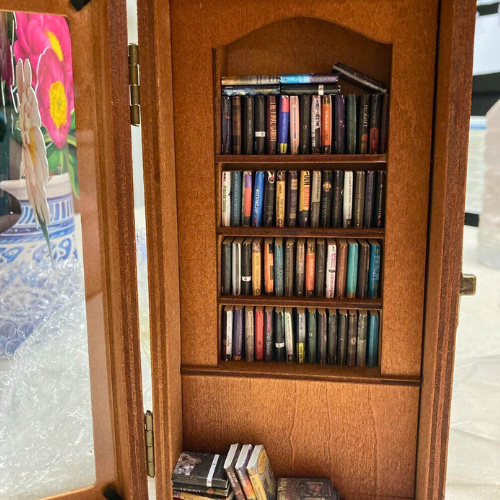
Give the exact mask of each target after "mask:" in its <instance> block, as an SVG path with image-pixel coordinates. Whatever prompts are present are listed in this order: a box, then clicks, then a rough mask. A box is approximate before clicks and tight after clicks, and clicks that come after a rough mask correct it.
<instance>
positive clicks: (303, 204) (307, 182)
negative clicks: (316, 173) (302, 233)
mask: <svg viewBox="0 0 500 500" xmlns="http://www.w3.org/2000/svg"><path fill="white" fill-rule="evenodd" d="M310 203H311V172H310V171H309V170H301V171H300V191H299V227H307V226H308V225H309V207H310Z"/></svg>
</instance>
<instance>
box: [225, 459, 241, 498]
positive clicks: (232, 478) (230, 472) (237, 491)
mask: <svg viewBox="0 0 500 500" xmlns="http://www.w3.org/2000/svg"><path fill="white" fill-rule="evenodd" d="M226 474H227V478H228V479H229V482H230V483H231V489H232V490H233V492H234V498H235V500H246V498H245V494H244V493H243V489H242V488H241V484H240V482H239V481H238V477H237V476H236V471H235V469H234V465H233V464H231V466H230V467H228V468H227V469H226Z"/></svg>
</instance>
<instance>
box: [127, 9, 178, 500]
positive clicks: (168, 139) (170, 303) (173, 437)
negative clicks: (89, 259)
mask: <svg viewBox="0 0 500 500" xmlns="http://www.w3.org/2000/svg"><path fill="white" fill-rule="evenodd" d="M159 4H162V5H159ZM137 7H138V15H139V19H138V21H139V44H140V72H141V87H142V90H141V94H142V141H143V149H142V154H143V164H144V189H145V198H146V213H147V217H146V224H147V241H148V279H149V307H150V317H151V319H150V324H151V364H152V377H153V381H152V382H153V413H154V435H155V465H156V477H155V487H156V498H158V499H168V498H171V497H172V488H171V483H170V473H171V471H172V470H173V468H174V466H175V463H176V462H177V458H178V457H179V455H180V452H181V451H182V400H181V377H180V362H181V343H180V316H179V314H180V303H179V258H178V239H177V197H176V179H175V157H174V124H173V108H172V106H173V103H172V63H171V53H170V11H169V7H168V4H167V5H166V6H165V5H163V2H157V1H156V0H152V1H148V2H138V5H137Z"/></svg>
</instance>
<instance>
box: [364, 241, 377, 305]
mask: <svg viewBox="0 0 500 500" xmlns="http://www.w3.org/2000/svg"><path fill="white" fill-rule="evenodd" d="M368 243H369V245H370V267H369V269H368V290H367V296H368V298H369V299H376V298H377V297H378V295H379V282H380V243H379V242H378V241H375V240H368Z"/></svg>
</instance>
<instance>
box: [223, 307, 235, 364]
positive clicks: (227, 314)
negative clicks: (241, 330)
mask: <svg viewBox="0 0 500 500" xmlns="http://www.w3.org/2000/svg"><path fill="white" fill-rule="evenodd" d="M232 346H233V306H225V307H224V310H223V312H222V360H223V361H229V360H230V359H231V358H232V357H233V347H232Z"/></svg>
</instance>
